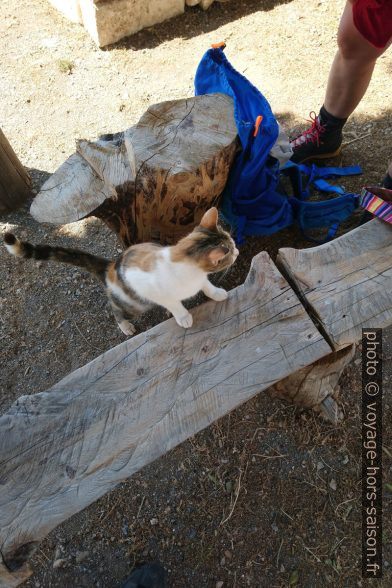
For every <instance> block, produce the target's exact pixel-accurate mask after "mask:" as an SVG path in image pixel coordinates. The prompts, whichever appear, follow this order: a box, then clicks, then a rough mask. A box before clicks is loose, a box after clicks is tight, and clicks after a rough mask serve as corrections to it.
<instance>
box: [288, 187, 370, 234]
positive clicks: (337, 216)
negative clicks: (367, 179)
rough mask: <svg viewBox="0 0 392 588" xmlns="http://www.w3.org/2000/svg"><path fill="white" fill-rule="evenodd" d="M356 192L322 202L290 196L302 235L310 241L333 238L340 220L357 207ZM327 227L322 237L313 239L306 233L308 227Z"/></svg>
mask: <svg viewBox="0 0 392 588" xmlns="http://www.w3.org/2000/svg"><path fill="white" fill-rule="evenodd" d="M358 200H359V196H358V194H353V193H346V194H342V195H340V196H337V197H336V198H332V199H330V200H323V201H322V202H304V201H300V200H297V199H296V198H290V199H289V202H290V203H291V205H292V206H293V209H294V215H295V218H296V221H297V223H298V225H299V228H300V230H301V233H302V235H303V236H304V237H305V239H307V240H308V241H311V242H312V243H318V244H320V243H326V242H327V241H330V240H331V239H333V238H334V237H335V235H336V233H337V231H338V229H339V225H340V223H341V222H343V221H345V220H346V219H348V218H349V217H350V216H351V215H352V213H353V212H354V210H355V209H356V208H357V207H358ZM325 227H328V230H327V233H326V235H325V237H324V238H323V239H315V238H314V237H311V236H310V235H309V234H308V231H309V230H310V229H321V228H325Z"/></svg>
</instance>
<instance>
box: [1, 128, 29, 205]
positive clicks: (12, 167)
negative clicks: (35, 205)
mask: <svg viewBox="0 0 392 588" xmlns="http://www.w3.org/2000/svg"><path fill="white" fill-rule="evenodd" d="M30 193H31V180H30V176H29V174H28V173H27V171H26V170H25V168H24V167H23V165H22V164H21V163H20V161H19V159H18V158H17V156H16V155H15V152H14V150H13V149H12V147H11V145H10V144H9V142H8V141H7V138H6V136H5V135H4V133H3V131H2V130H1V129H0V214H3V213H4V212H9V211H10V210H14V209H15V208H18V207H19V206H21V205H22V204H23V203H24V202H25V201H26V199H27V197H28V196H29V194H30Z"/></svg>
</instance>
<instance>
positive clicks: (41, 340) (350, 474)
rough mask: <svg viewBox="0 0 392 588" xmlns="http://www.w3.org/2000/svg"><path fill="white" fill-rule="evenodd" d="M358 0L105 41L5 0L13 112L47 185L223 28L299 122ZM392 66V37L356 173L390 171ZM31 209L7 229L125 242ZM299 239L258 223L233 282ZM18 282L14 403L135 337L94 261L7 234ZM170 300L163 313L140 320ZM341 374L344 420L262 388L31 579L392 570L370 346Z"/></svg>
mask: <svg viewBox="0 0 392 588" xmlns="http://www.w3.org/2000/svg"><path fill="white" fill-rule="evenodd" d="M343 4H344V3H343V1H342V0H337V1H335V2H328V1H326V0H320V1H318V2H317V1H309V0H292V1H289V0H287V1H273V0H266V1H256V0H248V1H246V2H245V1H243V2H237V1H235V0H232V1H231V2H229V3H224V4H220V3H216V4H214V5H213V6H212V7H211V8H210V9H209V11H208V12H205V13H204V12H202V11H201V10H200V9H199V8H198V7H195V8H192V9H190V8H189V9H187V11H186V13H185V14H184V15H182V16H180V17H178V18H175V19H173V20H171V21H169V22H166V23H163V24H161V25H158V26H155V27H153V28H151V29H148V30H145V31H142V32H141V33H139V34H137V35H135V36H133V37H130V38H129V39H127V40H125V41H122V42H120V43H118V44H116V45H114V46H111V47H109V48H107V49H105V50H100V49H98V48H97V47H95V46H94V44H93V42H92V41H91V39H90V38H89V37H88V35H87V33H86V32H85V31H84V30H83V28H81V27H80V26H79V25H73V24H71V23H69V22H67V21H66V20H65V19H63V18H62V16H61V15H60V14H59V13H57V12H56V11H55V10H54V9H53V8H52V7H51V6H50V5H49V4H48V3H47V2H46V1H45V0H3V1H2V19H1V23H0V55H1V68H0V93H1V103H0V124H1V127H2V129H3V131H4V133H5V135H6V136H7V137H8V139H9V141H10V142H11V144H12V145H13V147H14V149H15V151H16V153H17V154H18V156H19V158H20V160H21V161H22V162H23V163H24V165H26V167H28V168H29V169H30V171H31V174H32V177H33V181H34V186H35V189H36V190H38V189H39V187H40V186H41V185H42V183H43V181H44V180H45V179H47V177H48V175H49V174H50V173H52V172H53V171H54V170H55V169H56V168H57V167H58V166H59V165H60V164H61V163H62V162H63V161H64V160H65V158H66V157H67V156H68V155H70V154H71V153H72V152H73V151H74V141H75V139H77V138H82V137H83V138H87V139H95V138H96V137H97V136H98V135H99V134H102V133H107V132H115V131H119V130H123V129H125V128H127V127H128V126H130V125H131V124H134V123H135V122H136V121H137V120H138V118H139V117H140V115H141V114H142V113H143V111H145V110H146V108H147V107H148V105H150V104H152V103H154V102H159V101H162V100H166V99H175V98H182V97H186V96H190V95H192V93H193V76H194V72H195V69H196V66H197V64H198V61H199V60H200V58H201V56H202V54H203V53H204V51H205V50H206V49H207V48H208V47H209V46H210V44H211V43H212V42H217V41H220V40H225V41H226V43H227V49H226V54H227V56H228V58H229V59H230V60H231V62H232V63H233V65H234V66H235V67H236V68H237V69H238V70H239V71H241V72H243V73H245V75H246V76H247V77H249V78H250V79H251V81H252V82H253V83H254V84H255V85H256V86H258V87H259V88H260V89H261V90H262V91H263V93H264V94H265V95H266V96H267V98H268V99H269V101H270V103H271V105H272V107H273V109H274V111H275V113H276V114H277V116H278V118H279V119H280V120H281V121H282V122H283V123H284V124H285V126H286V128H287V129H288V130H290V129H293V128H294V127H295V126H297V125H302V124H304V122H305V119H306V118H308V113H309V111H312V110H317V109H318V107H319V106H320V105H321V104H322V101H323V95H324V89H325V82H326V79H327V75H328V71H329V67H330V63H331V60H332V58H333V55H334V51H335V37H336V29H337V25H338V21H339V15H340V13H341V10H342V7H343ZM391 75H392V52H391V51H389V52H388V53H387V54H386V55H385V56H383V57H382V58H381V59H380V60H379V62H378V64H377V67H376V70H375V73H374V76H373V80H372V83H371V87H370V88H369V91H368V93H367V95H366V97H365V99H364V100H363V101H362V103H361V105H360V106H359V107H358V109H357V111H356V113H355V115H354V116H353V117H352V118H351V119H350V121H349V122H348V124H347V126H346V129H345V141H346V143H347V145H346V147H345V149H344V151H343V155H342V157H341V159H340V161H339V162H338V163H341V164H342V165H350V164H356V163H359V164H361V165H362V166H363V169H364V176H363V178H351V179H347V181H346V182H345V186H346V188H347V189H349V190H352V191H355V190H358V188H359V187H360V186H361V185H362V184H363V183H365V182H366V183H377V182H379V181H380V179H381V178H382V177H383V175H384V173H385V169H386V167H387V164H388V162H389V159H390V157H391V156H392V149H391V132H392V117H391V103H390V97H391V93H390V87H391ZM28 209H29V206H28V205H26V206H25V208H24V209H22V210H19V211H17V212H14V213H11V214H9V215H6V216H3V217H2V218H1V223H0V225H1V230H2V231H5V230H12V231H14V232H16V233H17V235H18V236H19V237H23V238H27V239H29V240H31V241H33V242H42V241H48V242H49V243H53V244H54V243H57V244H61V245H68V246H73V247H75V246H77V247H80V248H85V249H86V250H88V251H91V252H94V253H97V254H102V255H105V256H113V255H115V254H116V252H117V251H118V250H119V245H118V243H117V242H116V239H115V237H114V235H113V233H111V232H110V231H109V230H108V229H107V228H106V227H105V226H104V225H103V224H102V223H101V222H100V221H98V220H96V219H90V220H86V221H82V222H80V223H74V224H71V225H66V226H62V227H57V226H50V225H39V224H38V223H36V222H35V221H34V220H33V219H32V218H31V217H30V215H29V212H28ZM356 222H357V219H353V221H352V225H350V226H353V225H354V224H355V223H356ZM350 226H348V225H346V226H345V230H347V229H349V228H350ZM287 245H289V246H295V247H307V246H309V243H307V242H304V241H303V240H302V239H301V236H300V234H299V233H298V232H297V231H296V230H295V229H291V230H287V231H283V232H281V233H280V234H278V235H275V236H273V237H271V238H268V239H266V238H252V239H249V240H248V241H247V243H246V245H245V246H244V247H243V248H242V250H241V255H240V258H239V260H238V262H237V265H236V267H235V269H233V271H232V272H230V273H229V274H228V275H227V276H226V277H225V279H224V281H223V282H222V283H221V285H222V286H223V287H225V288H226V289H230V288H232V287H234V286H236V285H237V284H239V283H241V282H242V281H243V280H244V278H245V276H246V274H247V271H248V268H249V264H250V260H251V258H252V256H253V255H255V254H256V253H257V252H259V251H261V250H267V251H268V252H269V253H270V255H271V256H272V257H274V256H275V254H276V251H277V249H278V248H279V247H282V246H287ZM0 289H1V332H0V348H1V375H0V382H1V395H0V409H1V411H5V410H6V409H7V408H8V407H9V406H10V404H11V403H12V402H13V401H14V400H15V399H16V398H18V397H19V396H20V395H22V394H32V393H35V392H39V391H42V390H45V389H47V388H49V387H50V386H51V385H52V384H54V383H55V382H56V381H58V380H59V379H60V378H62V377H64V376H65V375H66V374H68V373H69V372H70V371H72V370H74V369H76V368H78V367H79V366H81V365H83V364H85V363H87V362H88V361H90V360H91V359H93V358H95V357H96V356H97V355H99V354H100V353H102V352H104V351H105V350H107V349H109V348H110V347H113V346H114V345H116V344H118V343H120V342H121V341H123V340H124V336H123V335H122V333H121V332H120V331H119V330H118V328H117V326H116V324H115V322H114V320H113V318H112V315H111V312H110V310H109V308H108V305H107V302H106V299H105V295H104V293H103V291H102V289H101V287H100V285H99V284H97V283H95V282H94V281H93V280H92V279H91V278H90V276H88V275H87V274H86V273H84V272H81V271H79V270H77V269H73V268H69V267H62V266H56V265H44V266H42V267H40V268H37V266H36V265H34V264H30V263H28V262H26V263H24V262H18V261H17V260H15V259H14V258H11V257H10V256H8V255H7V253H6V252H5V249H4V248H0ZM164 318H165V316H164V313H162V312H155V313H150V314H149V315H147V316H146V317H145V318H144V319H143V321H141V322H140V325H139V328H140V329H141V330H143V329H147V328H149V327H151V326H152V325H153V324H155V323H156V322H159V321H161V320H163V319H164ZM370 326H371V325H370ZM391 354H392V331H391V330H389V331H386V332H385V333H384V360H385V361H384V386H385V409H384V423H385V425H384V445H385V449H386V451H385V454H384V475H385V481H386V482H392V465H391V460H390V456H391V452H392V439H391V430H390V422H391V416H392V406H391V397H390V390H391V381H392V371H391V361H390V359H391ZM341 390H342V392H341V404H342V407H343V410H344V413H345V420H344V423H343V424H342V425H340V426H338V427H334V426H331V425H330V424H328V423H325V422H323V421H321V420H320V419H319V418H318V417H316V416H315V415H314V414H312V413H310V412H309V411H305V410H301V409H299V408H296V407H293V406H290V405H287V404H285V403H283V402H281V401H277V400H271V399H270V398H269V397H268V395H267V394H261V395H259V396H257V397H255V398H254V399H253V400H251V401H249V402H248V403H246V404H245V405H243V406H242V407H241V408H239V409H238V410H236V411H234V412H233V413H231V414H230V415H228V416H227V417H225V418H223V419H221V420H220V421H218V422H216V423H215V424H214V425H213V426H211V427H209V428H208V429H207V430H205V431H203V432H201V433H200V434H198V435H196V436H195V437H194V438H192V439H190V440H189V441H187V442H185V443H183V444H182V445H181V446H180V447H177V448H176V449H174V450H173V451H171V452H170V453H169V454H167V455H166V456H165V457H163V458H161V459H159V460H158V461H156V462H154V463H153V464H152V465H150V466H148V467H146V468H145V469H144V470H143V471H142V472H140V473H138V474H137V475H135V476H133V477H132V478H131V479H129V480H126V481H124V482H123V483H122V484H121V485H120V486H118V487H117V488H116V489H115V490H114V491H113V492H111V493H110V494H108V495H106V496H104V497H103V498H102V499H101V500H99V501H97V502H96V503H94V504H92V505H91V506H90V507H89V508H87V509H85V510H84V511H83V512H81V513H80V514H78V515H76V516H74V517H73V518H72V519H70V520H69V521H67V522H66V523H64V524H63V525H61V526H60V527H58V528H57V529H55V530H54V531H53V532H52V533H51V534H50V535H49V536H48V538H47V539H46V540H44V541H43V542H42V544H41V546H40V548H39V550H38V552H37V553H36V555H35V557H34V559H33V562H32V563H33V568H34V575H33V576H32V578H31V579H30V580H28V581H27V582H26V584H25V586H26V587H29V588H51V587H53V588H55V587H56V588H57V587H58V588H79V587H80V588H81V587H88V588H90V587H100V588H115V587H118V586H120V585H121V582H122V581H123V580H124V579H125V578H126V577H127V575H128V574H129V572H130V570H131V569H132V568H133V566H134V565H135V564H137V563H140V562H142V561H151V560H156V559H158V560H160V561H161V562H162V563H163V564H164V565H165V567H166V569H167V572H168V578H169V586H170V587H172V588H222V587H223V588H226V587H227V588H239V587H241V586H251V587H253V588H264V587H271V588H272V587H274V588H275V587H276V588H277V587H284V586H289V585H291V586H301V587H308V588H322V587H324V586H333V587H338V588H339V587H345V588H346V587H347V588H352V587H361V586H366V585H372V586H373V585H374V586H384V587H388V586H392V517H391V499H392V495H391V494H390V493H388V491H387V490H385V493H384V534H383V541H384V577H383V580H378V581H374V582H369V583H367V582H366V581H364V580H362V579H361V543H360V529H361V513H360V489H361V467H360V352H358V353H357V355H356V359H355V360H354V362H353V363H352V364H351V365H350V366H349V368H348V369H347V370H346V371H345V373H344V376H343V378H342V382H341ZM59 560H62V561H61V562H60V564H58V561H59ZM55 561H56V562H57V563H56V565H55V566H54V565H53V564H54V562H55Z"/></svg>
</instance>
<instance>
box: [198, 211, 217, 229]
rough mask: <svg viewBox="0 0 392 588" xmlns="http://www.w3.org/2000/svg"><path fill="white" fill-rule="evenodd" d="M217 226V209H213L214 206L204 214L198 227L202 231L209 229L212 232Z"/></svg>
mask: <svg viewBox="0 0 392 588" xmlns="http://www.w3.org/2000/svg"><path fill="white" fill-rule="evenodd" d="M217 224H218V209H217V208H215V206H213V207H212V208H210V209H209V210H207V212H205V213H204V215H203V217H202V219H201V221H200V226H201V227H203V229H209V230H210V231H213V230H214V229H216V226H217Z"/></svg>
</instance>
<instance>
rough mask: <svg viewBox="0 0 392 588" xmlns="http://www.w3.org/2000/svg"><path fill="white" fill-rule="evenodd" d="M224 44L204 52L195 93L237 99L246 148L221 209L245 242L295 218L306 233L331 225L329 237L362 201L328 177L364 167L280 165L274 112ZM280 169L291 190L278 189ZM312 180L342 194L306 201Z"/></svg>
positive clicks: (235, 166) (232, 173)
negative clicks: (232, 60)
mask: <svg viewBox="0 0 392 588" xmlns="http://www.w3.org/2000/svg"><path fill="white" fill-rule="evenodd" d="M224 47H225V45H224V44H220V46H214V48H212V49H209V50H208V51H207V52H206V53H205V54H204V56H203V57H202V59H201V61H200V63H199V66H198V68H197V71H196V76H195V94H196V95H200V94H213V93H223V94H227V95H228V96H230V97H231V98H232V99H233V102H234V119H235V123H236V125H237V129H238V135H239V139H240V142H241V146H242V150H241V152H240V153H239V154H238V155H237V157H236V159H235V162H234V164H233V166H232V169H231V171H230V174H229V178H228V181H227V184H226V187H225V190H224V192H223V196H222V202H221V212H222V214H223V216H224V217H225V220H227V221H228V222H229V223H230V224H231V225H232V226H233V227H234V228H235V231H236V240H237V242H238V243H241V241H243V237H244V236H245V235H271V234H272V233H276V232H277V231H280V230H282V229H284V228H286V227H289V226H290V225H292V224H293V222H297V223H298V225H299V226H300V228H301V230H302V231H303V233H304V234H305V236H306V233H307V231H308V230H309V229H313V228H323V227H327V228H328V229H329V230H328V233H327V239H331V238H332V237H333V236H334V234H335V233H336V231H337V228H338V226H339V223H340V222H342V221H343V220H346V219H347V218H348V217H349V216H350V215H351V214H352V212H353V210H354V209H355V208H356V207H357V206H358V196H357V195H355V194H346V193H345V192H344V190H342V189H341V188H339V187H337V186H331V185H330V184H329V183H328V182H327V181H326V180H325V178H330V177H336V176H337V175H352V174H353V173H361V169H360V168H359V166H356V167H352V168H348V169H345V168H320V169H319V168H317V167H316V166H312V167H311V168H309V167H307V166H297V165H296V164H294V163H292V162H288V164H287V165H286V166H285V167H284V168H282V169H279V162H278V160H277V159H275V158H274V157H272V156H271V155H270V151H271V149H272V147H273V146H274V144H275V143H276V140H277V138H278V134H279V126H278V123H277V121H276V118H275V116H274V115H273V113H272V110H271V107H270V105H269V103H268V101H267V100H266V98H265V97H264V96H263V95H262V94H261V92H259V90H258V89H257V88H255V86H253V84H251V83H250V82H249V80H247V79H246V78H245V77H244V76H243V75H241V74H240V73H239V72H237V71H236V70H235V69H234V68H233V67H232V65H231V64H230V63H229V61H228V60H227V59H226V56H225V54H224V52H223V49H224ZM324 170H327V171H324ZM281 174H283V175H286V176H288V178H289V180H290V182H291V186H292V194H290V195H287V194H285V193H283V191H281V190H280V187H279V183H280V179H281ZM304 178H307V180H306V185H305V187H304ZM311 183H313V184H314V185H316V187H317V188H318V189H320V190H323V191H328V192H332V191H335V192H338V193H339V196H338V197H336V198H332V199H330V200H326V201H323V202H307V199H308V198H309V187H310V184H311Z"/></svg>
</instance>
